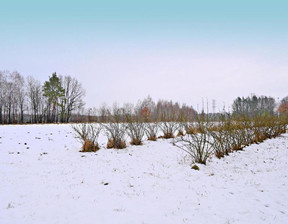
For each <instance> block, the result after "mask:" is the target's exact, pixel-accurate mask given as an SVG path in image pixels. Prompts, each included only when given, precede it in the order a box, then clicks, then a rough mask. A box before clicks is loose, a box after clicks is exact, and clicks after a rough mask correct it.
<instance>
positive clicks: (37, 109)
mask: <svg viewBox="0 0 288 224" xmlns="http://www.w3.org/2000/svg"><path fill="white" fill-rule="evenodd" d="M27 95H28V102H29V106H30V108H31V111H32V122H33V123H39V122H41V118H42V116H43V114H42V113H43V111H42V110H41V106H42V104H43V99H42V98H43V97H42V86H41V83H40V82H39V81H38V80H36V79H34V78H33V77H32V76H28V77H27Z"/></svg>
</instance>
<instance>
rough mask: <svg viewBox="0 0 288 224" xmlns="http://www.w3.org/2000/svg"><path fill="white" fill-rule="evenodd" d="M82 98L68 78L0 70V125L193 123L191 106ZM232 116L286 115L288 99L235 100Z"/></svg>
mask: <svg viewBox="0 0 288 224" xmlns="http://www.w3.org/2000/svg"><path fill="white" fill-rule="evenodd" d="M84 96H85V90H84V89H83V87H82V85H81V83H80V82H79V81H78V80H77V79H75V78H73V77H71V76H62V75H57V74H56V73H53V74H52V75H51V76H50V77H49V79H48V80H47V81H45V82H44V83H41V82H40V81H39V80H37V79H35V78H34V77H32V76H28V77H26V78H25V77H23V76H22V75H21V74H20V73H19V72H17V71H14V72H9V71H0V124H21V123H57V122H61V123H68V122H87V121H88V122H104V123H105V122H111V121H113V119H114V118H113V115H115V113H116V114H117V116H118V118H117V119H119V121H121V122H125V121H126V120H127V116H129V117H130V118H129V119H133V120H135V121H136V120H139V119H142V121H144V122H169V121H177V122H187V121H193V120H195V118H196V116H197V114H198V113H197V111H196V110H194V108H193V107H192V106H188V105H186V104H183V105H180V104H179V103H177V102H172V101H168V100H158V101H157V102H155V101H153V99H152V98H151V97H150V96H148V97H146V98H145V99H144V100H139V101H138V103H137V104H136V105H133V104H131V103H125V104H123V106H122V107H119V105H118V104H117V103H114V105H113V106H112V107H109V106H106V105H105V104H104V105H102V106H101V107H100V108H88V109H85V108H84V105H85V102H84ZM202 109H203V108H202ZM202 112H203V111H202ZM223 112H224V111H223ZM221 114H222V112H220V113H217V114H212V117H213V118H215V119H216V120H217V119H219V117H220V116H221ZM232 114H233V115H245V116H251V117H253V116H257V115H259V114H270V115H275V114H283V115H288V96H287V97H285V98H283V99H282V101H281V103H280V105H277V103H276V100H275V99H274V98H273V97H267V96H256V95H252V96H251V97H237V98H236V99H235V100H234V102H233V104H232ZM112 118H113V119H112Z"/></svg>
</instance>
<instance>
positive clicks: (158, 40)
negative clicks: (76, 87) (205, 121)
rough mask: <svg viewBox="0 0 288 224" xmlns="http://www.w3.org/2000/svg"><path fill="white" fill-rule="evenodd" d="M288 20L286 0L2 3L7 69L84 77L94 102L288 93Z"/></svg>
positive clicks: (1, 40) (0, 29) (196, 101)
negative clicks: (148, 96)
mask: <svg viewBox="0 0 288 224" xmlns="http://www.w3.org/2000/svg"><path fill="white" fill-rule="evenodd" d="M287 24H288V1H287V0H285V1H284V0H269V1H267V0H239V1H238V0H235V1H231V0H229V1H228V0H226V1H224V0H201V1H200V0H199V1H193V0H174V1H169V0H165V1H164V0H153V1H152V0H145V1H144V0H143V1H137V0H133V1H132V0H130V1H128V0H122V1H120V0H105V1H97V0H94V1H92V0H91V1H89V0H81V1H80V0H79V1H75V0H74V1H73V0H69V1H68V0H64V1H61V0H57V1H56V0H50V1H45V2H44V1H36V0H34V1H32V0H26V1H22V0H18V1H17V0H9V1H1V6H0V34H1V35H0V52H1V53H0V70H10V71H14V70H17V71H18V72H20V73H21V74H22V75H24V76H27V75H32V76H34V77H35V78H37V79H39V80H40V81H42V82H43V81H45V80H47V79H48V77H49V76H50V75H51V74H52V73H53V72H57V73H58V74H62V75H71V76H73V77H76V78H77V79H78V80H79V81H80V82H81V83H82V85H83V87H84V88H85V89H86V106H87V107H92V106H96V107H98V106H100V105H101V104H102V103H106V104H108V105H111V104H112V103H113V102H114V101H117V102H119V103H120V104H122V103H124V102H131V103H136V102H137V100H138V99H143V98H144V97H146V96H147V95H148V94H150V95H151V96H152V98H153V99H154V100H158V99H167V100H173V101H178V102H180V103H186V104H188V105H192V106H193V107H194V108H195V109H197V105H199V106H200V107H201V105H202V99H204V101H206V100H208V101H209V103H210V104H211V102H212V100H213V99H215V100H216V104H217V108H218V110H220V109H221V108H223V105H224V104H225V105H226V107H229V106H231V104H232V102H233V100H234V99H235V98H236V97H238V96H245V97H246V96H249V95H250V94H251V93H255V94H257V95H267V96H272V97H275V98H276V99H277V98H278V97H279V99H281V98H283V97H285V96H287V95H288V26H287Z"/></svg>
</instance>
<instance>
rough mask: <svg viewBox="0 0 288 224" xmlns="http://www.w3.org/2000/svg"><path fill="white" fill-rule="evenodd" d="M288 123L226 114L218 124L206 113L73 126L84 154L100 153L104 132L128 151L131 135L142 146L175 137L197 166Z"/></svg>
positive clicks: (132, 141)
mask: <svg viewBox="0 0 288 224" xmlns="http://www.w3.org/2000/svg"><path fill="white" fill-rule="evenodd" d="M287 123H288V122H287V119H284V118H278V117H276V116H271V115H261V116H255V117H245V116H242V117H233V116H231V115H229V114H223V115H222V116H221V117H220V119H218V120H217V121H211V120H209V118H208V117H207V116H205V115H204V114H202V115H199V116H198V117H197V119H196V121H195V122H184V121H183V122H168V121H167V122H144V121H143V120H140V119H135V118H133V117H129V116H128V117H126V122H123V121H122V120H120V119H117V117H114V119H113V120H111V122H106V123H82V124H76V125H73V126H72V127H73V129H74V131H75V134H76V137H77V138H78V139H80V141H81V142H82V150H81V151H82V152H91V151H97V150H98V149H99V144H98V137H99V134H100V132H101V131H104V133H105V134H106V136H107V139H108V140H107V148H115V149H123V148H125V147H126V146H127V143H126V138H127V136H128V137H129V138H130V144H131V145H142V144H143V140H144V138H145V137H146V138H147V139H148V140H151V141H156V140H157V138H165V139H168V138H174V140H173V144H174V145H175V146H177V147H179V148H181V149H182V150H184V151H185V152H187V153H188V154H189V155H190V156H191V158H192V160H193V162H194V163H201V164H206V161H207V159H208V158H209V157H210V156H211V155H212V154H215V155H216V157H218V158H221V157H223V156H225V155H228V154H229V153H231V152H233V151H238V150H242V149H243V148H244V147H246V146H248V145H250V144H253V143H260V142H263V141H264V140H265V139H267V138H275V137H277V136H279V135H280V134H282V133H285V132H286V128H287Z"/></svg>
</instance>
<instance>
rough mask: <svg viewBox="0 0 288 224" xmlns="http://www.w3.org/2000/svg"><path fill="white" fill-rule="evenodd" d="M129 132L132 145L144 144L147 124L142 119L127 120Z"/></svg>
mask: <svg viewBox="0 0 288 224" xmlns="http://www.w3.org/2000/svg"><path fill="white" fill-rule="evenodd" d="M126 125H127V134H128V135H129V137H130V138H131V141H130V144H131V145H142V144H143V138H144V135H145V125H144V123H143V122H142V121H141V120H140V119H131V120H130V119H129V120H127V124H126Z"/></svg>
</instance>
